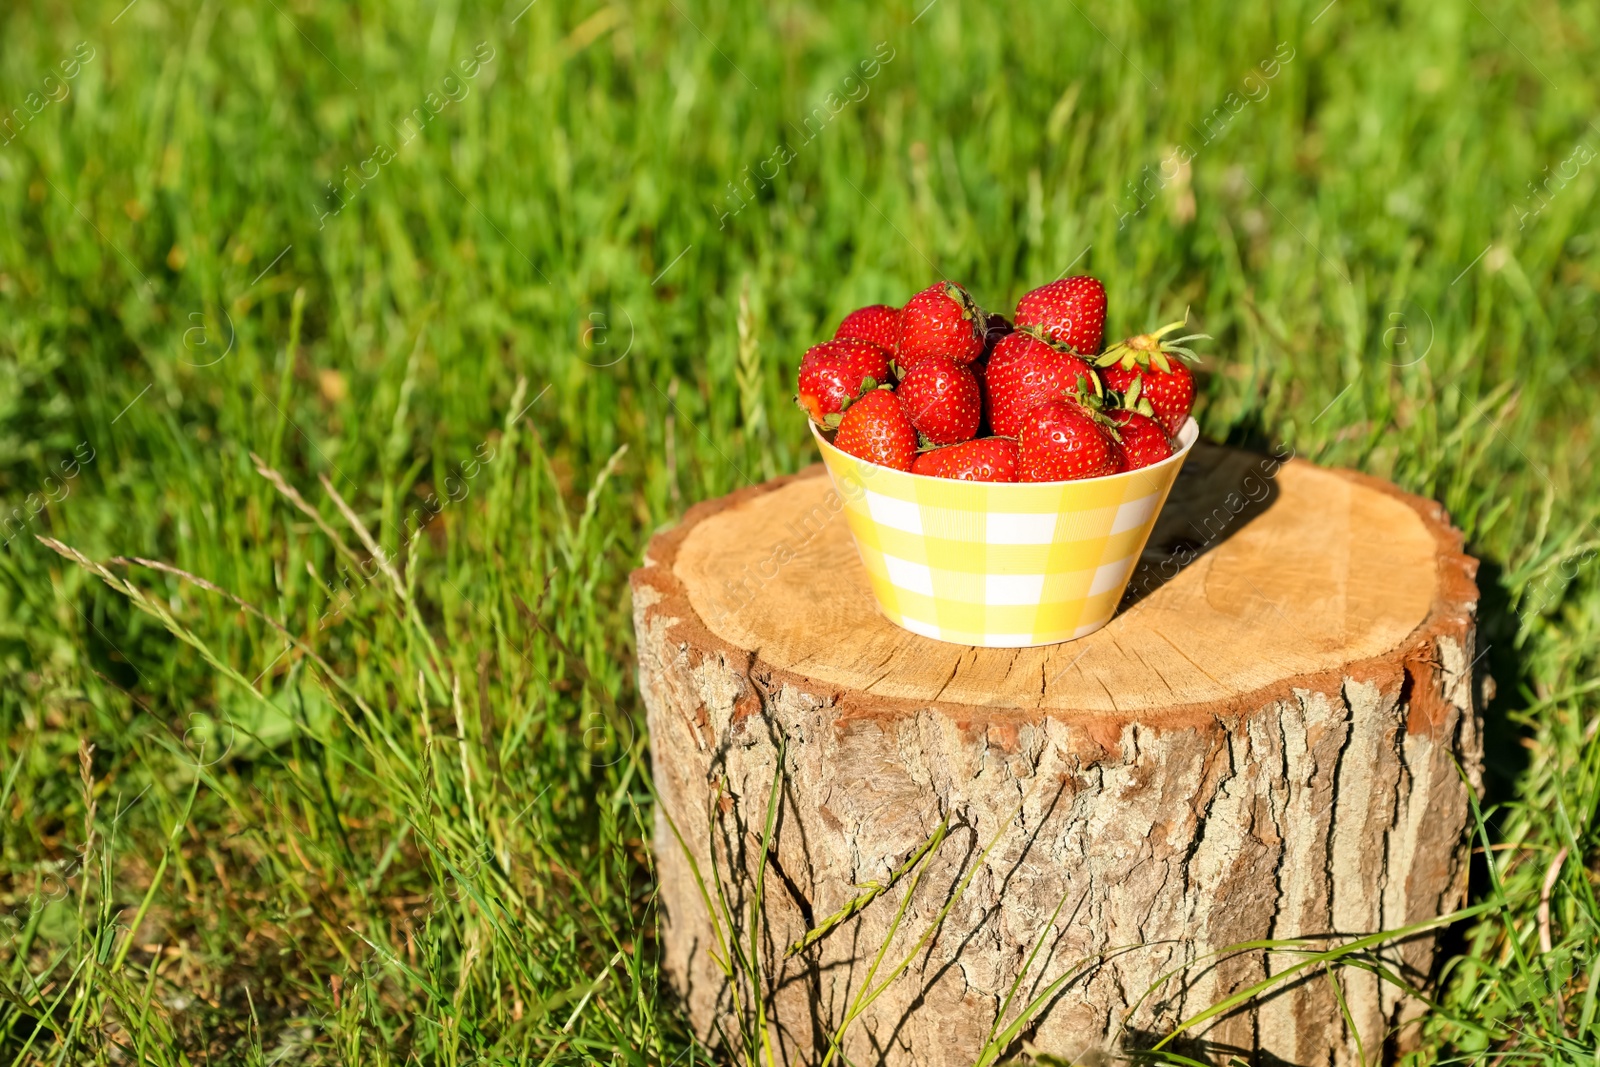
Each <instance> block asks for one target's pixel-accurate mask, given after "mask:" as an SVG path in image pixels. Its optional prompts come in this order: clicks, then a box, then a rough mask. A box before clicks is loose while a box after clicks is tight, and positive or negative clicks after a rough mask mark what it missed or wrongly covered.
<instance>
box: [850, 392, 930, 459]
mask: <svg viewBox="0 0 1600 1067" xmlns="http://www.w3.org/2000/svg"><path fill="white" fill-rule="evenodd" d="M833 444H834V447H836V448H838V449H839V450H840V451H841V452H848V453H850V454H851V455H852V456H855V457H856V458H858V459H864V460H867V461H869V462H872V463H877V464H880V465H882V466H885V467H893V468H894V469H895V470H897V471H908V470H910V469H911V462H912V460H914V459H915V458H916V455H917V431H916V430H915V429H914V428H913V427H912V425H911V420H910V419H908V418H906V413H905V409H904V408H903V407H901V405H900V401H899V399H897V398H896V397H895V395H894V394H893V393H891V392H890V391H889V390H887V389H874V390H873V391H872V392H870V393H868V394H867V395H866V396H864V397H862V398H861V399H860V400H857V401H856V402H855V403H853V404H851V405H850V406H849V407H848V408H846V409H845V412H844V419H843V421H842V422H840V423H839V434H838V436H836V437H835V438H834V439H833Z"/></svg>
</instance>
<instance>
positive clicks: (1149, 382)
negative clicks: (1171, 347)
mask: <svg viewBox="0 0 1600 1067" xmlns="http://www.w3.org/2000/svg"><path fill="white" fill-rule="evenodd" d="M1171 367H1172V369H1171V370H1168V371H1162V370H1158V369H1156V368H1155V367H1138V366H1135V367H1124V366H1122V365H1120V364H1119V365H1117V366H1114V367H1107V368H1105V369H1104V370H1102V371H1101V372H1100V373H1101V374H1102V375H1103V376H1104V377H1105V380H1106V385H1108V386H1110V387H1111V388H1112V389H1115V390H1117V391H1119V392H1126V391H1128V390H1129V389H1132V388H1135V387H1137V388H1138V390H1139V395H1140V396H1142V397H1144V398H1145V399H1146V400H1148V401H1150V407H1151V409H1152V410H1154V411H1155V413H1156V419H1157V420H1158V421H1159V422H1160V423H1161V425H1162V426H1164V427H1165V428H1166V431H1167V432H1168V433H1169V434H1176V433H1177V432H1178V431H1179V430H1181V429H1183V423H1184V420H1186V419H1187V418H1188V417H1189V412H1190V411H1191V410H1193V409H1194V374H1193V373H1192V372H1190V370H1189V368H1188V367H1186V366H1184V365H1183V364H1182V363H1178V362H1173V363H1172V364H1171Z"/></svg>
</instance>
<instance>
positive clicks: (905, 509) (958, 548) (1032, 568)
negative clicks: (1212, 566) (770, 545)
mask: <svg viewBox="0 0 1600 1067" xmlns="http://www.w3.org/2000/svg"><path fill="white" fill-rule="evenodd" d="M811 431H812V433H813V434H815V435H816V438H817V446H818V447H819V448H821V449H822V459H823V462H824V463H826V464H827V467H828V475H829V476H830V477H831V478H832V479H833V486H834V488H835V489H836V490H838V492H839V495H840V497H842V498H843V499H844V502H845V515H846V517H847V518H848V519H849V522H850V533H851V535H852V536H853V537H854V538H855V541H856V549H857V551H859V552H860V553H861V563H862V565H863V566H864V567H866V570H867V575H868V577H870V578H871V580H872V593H873V596H875V597H876V598H877V601H878V608H879V610H881V611H882V612H883V614H884V615H885V616H887V617H888V619H889V621H890V622H892V623H894V624H896V625H897V626H901V627H903V628H905V629H907V630H910V631H911V632H912V633H915V634H922V635H923V636H925V637H932V638H935V639H937V640H940V641H950V642H953V643H955V644H961V645H982V646H984V647H987V648H1022V647H1025V646H1029V645H1053V644H1056V643H1058V642H1061V641H1071V640H1074V639H1076V638H1079V637H1083V636H1085V635H1087V634H1091V633H1093V632H1094V631H1096V630H1098V629H1099V628H1100V627H1102V626H1104V625H1105V624H1106V623H1107V622H1109V621H1110V619H1111V615H1112V612H1114V611H1116V609H1117V603H1118V602H1119V601H1121V599H1122V591H1123V589H1124V588H1125V587H1126V586H1127V584H1128V579H1129V577H1130V576H1131V575H1132V574H1133V568H1134V564H1135V563H1137V562H1138V559H1139V553H1140V552H1141V551H1143V549H1144V543H1145V541H1146V540H1148V539H1149V537H1150V530H1151V529H1152V528H1153V527H1154V526H1155V523H1156V515H1157V514H1159V513H1160V511H1161V505H1162V504H1163V503H1165V502H1166V499H1167V493H1168V491H1169V490H1171V489H1172V483H1173V482H1174V481H1176V480H1177V477H1178V470H1179V468H1181V467H1182V466H1183V461H1184V459H1185V458H1186V457H1187V456H1188V454H1189V450H1190V448H1192V447H1193V446H1194V442H1195V440H1196V438H1198V437H1199V436H1200V431H1199V427H1198V426H1196V425H1195V421H1194V420H1193V419H1190V420H1188V421H1187V422H1186V423H1184V425H1183V429H1182V430H1181V431H1179V433H1178V451H1177V453H1176V454H1174V455H1173V456H1172V457H1171V458H1170V459H1166V460H1163V461H1162V462H1160V463H1157V464H1155V465H1154V466H1150V467H1143V468H1140V469H1139V470H1135V471H1127V472H1125V473H1122V474H1110V475H1107V476H1106V477H1104V478H1086V479H1084V480H1082V481H1076V482H962V481H955V480H953V479H950V478H930V477H928V476H926V475H921V474H910V473H908V472H905V471H897V470H892V469H890V468H888V467H882V466H879V465H878V464H876V463H870V462H868V461H867V460H864V459H857V458H856V457H855V456H852V455H850V454H849V453H846V452H841V451H839V449H837V448H835V447H833V445H832V444H830V443H829V442H828V440H827V439H826V438H824V437H823V436H822V434H821V433H820V432H819V431H818V430H817V428H816V426H815V425H813V426H812V428H811Z"/></svg>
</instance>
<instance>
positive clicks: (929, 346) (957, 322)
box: [895, 282, 989, 372]
mask: <svg viewBox="0 0 1600 1067" xmlns="http://www.w3.org/2000/svg"><path fill="white" fill-rule="evenodd" d="M988 323H989V317H988V316H987V315H985V314H984V311H983V309H982V308H980V307H979V306H978V305H977V304H976V303H975V302H974V301H973V299H972V297H971V296H970V295H969V294H968V293H967V291H966V290H965V289H963V288H961V286H959V285H957V284H956V283H955V282H940V283H939V284H938V285H930V286H929V287H928V288H926V289H924V290H923V291H922V292H920V293H918V294H917V295H916V296H914V297H912V298H911V299H910V300H908V301H906V306H905V307H903V308H901V309H900V332H899V333H898V334H897V340H896V344H895V361H896V362H897V363H899V364H900V370H901V371H902V372H905V371H909V370H910V369H911V368H912V367H915V366H916V365H917V364H918V363H919V362H920V361H922V360H924V359H926V358H927V357H929V356H944V357H945V358H947V359H953V360H955V361H956V362H957V363H971V362H972V361H973V360H975V359H977V358H978V356H979V355H980V354H982V352H983V338H984V333H985V331H986V330H987V328H988Z"/></svg>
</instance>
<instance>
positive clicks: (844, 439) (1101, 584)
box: [796, 275, 1204, 648]
mask: <svg viewBox="0 0 1600 1067" xmlns="http://www.w3.org/2000/svg"><path fill="white" fill-rule="evenodd" d="M1105 313H1106V292H1105V287H1104V286H1103V285H1102V284H1101V283H1100V282H1099V281H1098V280H1096V279H1094V278H1092V277H1089V276H1087V275H1083V276H1078V277H1072V278H1064V279H1060V280H1057V281H1054V282H1051V283H1049V284H1048V285H1044V286H1041V287H1039V288H1037V289H1034V290H1032V291H1031V292H1029V293H1027V294H1026V295H1024V296H1023V297H1022V299H1021V300H1020V301H1018V303H1017V308H1016V312H1015V314H1014V316H1013V317H1012V318H1011V319H1010V320H1008V319H1006V318H1005V316H1003V315H995V314H989V313H987V312H985V311H984V310H983V309H982V308H981V307H979V306H978V304H977V302H976V301H975V300H973V298H972V296H971V294H970V293H968V292H967V290H966V289H964V288H963V287H961V286H960V285H957V284H955V283H954V282H940V283H938V284H936V285H933V286H930V287H929V288H927V289H924V290H923V291H922V292H920V293H918V294H916V295H915V296H913V297H912V298H911V299H910V300H909V301H907V302H906V304H905V306H904V307H900V308H895V307H892V306H890V305H886V304H876V305H872V306H870V307H864V308H861V309H859V310H857V311H854V312H851V313H850V314H849V315H847V316H846V317H845V319H844V321H843V322H842V323H840V325H839V328H838V330H837V331H836V332H835V334H834V337H833V338H832V339H831V340H828V341H824V342H822V343H821V344H818V345H815V346H813V347H812V348H810V349H809V350H807V352H806V354H805V356H804V358H803V359H802V360H801V362H800V369H799V373H798V389H797V396H796V401H797V402H798V403H799V405H800V407H801V408H802V409H803V410H804V411H805V412H806V414H807V415H808V416H809V418H810V420H811V430H812V434H813V436H815V438H816V440H817V445H818V447H819V448H820V449H821V451H822V458H823V462H824V463H825V464H826V466H827V469H828V473H829V476H830V477H831V478H832V479H833V484H834V488H835V489H836V490H837V492H838V493H839V495H840V498H841V499H842V501H843V507H844V511H845V515H846V518H847V521H848V522H849V525H850V532H851V535H852V536H853V537H854V539H855V543H856V548H857V550H858V552H859V553H860V556H861V562H862V565H863V566H864V567H865V568H866V571H867V574H868V577H869V579H870V582H871V586H872V591H873V595H874V597H875V598H876V600H877V603H878V607H879V609H880V610H881V611H882V612H883V614H884V615H885V616H886V617H887V618H888V619H889V620H890V621H891V622H893V623H895V624H896V625H898V626H901V627H903V628H904V629H906V630H909V631H911V632H913V633H917V634H921V635H923V636H925V637H931V638H934V639H936V640H941V641H950V642H954V643H957V644H964V645H978V646H985V647H995V648H998V647H1010V648H1016V647H1025V646H1032V645H1048V644H1056V643H1059V642H1062V641H1071V640H1075V639H1077V638H1080V637H1084V636H1086V635H1088V634H1090V633H1093V632H1094V631H1095V630H1097V629H1099V628H1100V627H1102V626H1104V625H1105V624H1106V623H1107V622H1108V621H1110V619H1111V617H1112V615H1113V614H1114V612H1115V611H1116V607H1117V604H1118V603H1119V602H1120V601H1121V599H1122V594H1123V591H1124V589H1125V588H1126V586H1127V584H1128V579H1129V578H1130V577H1131V576H1132V573H1133V568H1134V566H1135V564H1136V563H1137V562H1138V558H1139V553H1140V552H1141V551H1142V550H1143V548H1144V544H1145V541H1146V540H1148V538H1149V536H1150V531H1151V529H1152V528H1153V527H1154V526H1155V521H1156V516H1157V515H1158V514H1159V513H1160V510H1161V506H1162V504H1163V503H1165V501H1166V498H1167V493H1168V492H1169V491H1170V490H1171V488H1172V485H1173V482H1174V481H1175V480H1176V479H1177V476H1178V470H1179V469H1180V468H1181V467H1182V465H1183V461H1184V458H1185V457H1186V456H1187V455H1188V452H1189V449H1190V448H1191V447H1192V446H1193V445H1194V442H1195V440H1196V438H1197V437H1198V427H1197V426H1196V425H1195V422H1194V420H1193V419H1192V418H1191V417H1190V414H1189V413H1190V410H1191V409H1192V407H1193V405H1194V395H1195V383H1194V375H1193V374H1192V372H1190V370H1189V368H1188V365H1187V364H1188V363H1190V362H1193V361H1194V360H1195V355H1194V352H1193V351H1192V350H1191V349H1190V347H1189V345H1190V344H1191V343H1192V342H1194V341H1196V340H1201V339H1203V338H1204V335H1203V334H1185V333H1183V332H1182V331H1183V328H1184V326H1185V325H1186V324H1187V321H1188V320H1187V316H1186V317H1185V319H1184V320H1183V321H1180V322H1174V323H1169V324H1167V325H1165V326H1162V327H1160V328H1159V329H1157V330H1154V331H1152V332H1150V333H1144V334H1138V335H1135V336H1133V337H1129V338H1128V339H1126V340H1124V341H1120V342H1117V343H1115V344H1111V345H1107V346H1102V341H1103V334H1104V327H1105Z"/></svg>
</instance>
